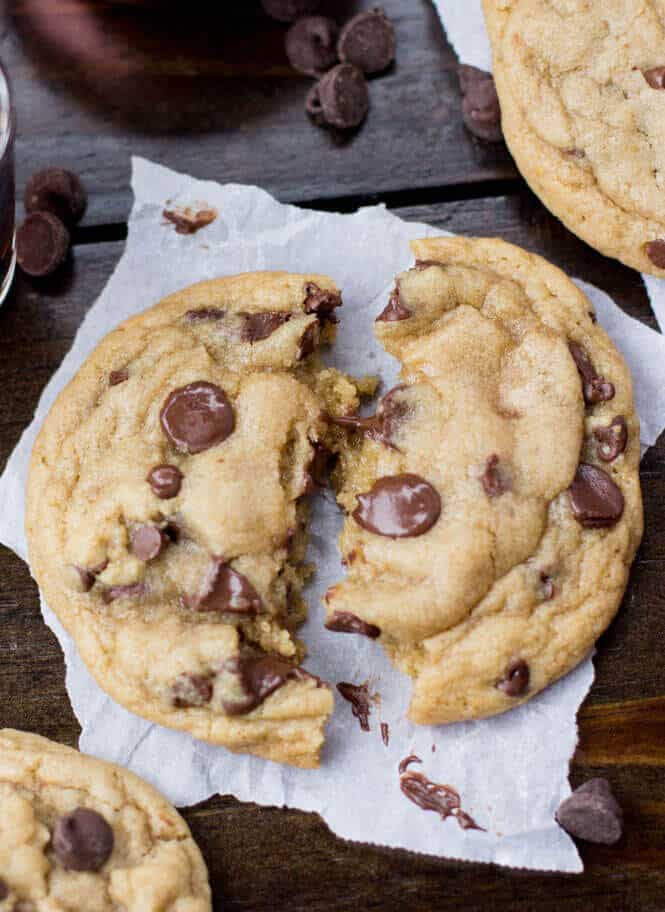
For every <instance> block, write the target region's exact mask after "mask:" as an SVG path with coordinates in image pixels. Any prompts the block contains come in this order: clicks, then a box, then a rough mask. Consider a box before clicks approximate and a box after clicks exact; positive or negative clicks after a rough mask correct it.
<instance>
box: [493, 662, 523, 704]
mask: <svg viewBox="0 0 665 912" xmlns="http://www.w3.org/2000/svg"><path fill="white" fill-rule="evenodd" d="M530 678H531V672H530V671H529V666H528V665H527V663H526V662H525V661H524V659H515V661H514V662H511V663H510V664H509V665H508V667H507V668H506V672H505V674H504V676H503V678H501V680H500V681H497V684H496V686H497V688H498V689H499V690H502V691H503V692H504V693H505V694H506V696H507V697H521V696H522V694H524V693H526V691H527V690H528V688H529V680H530Z"/></svg>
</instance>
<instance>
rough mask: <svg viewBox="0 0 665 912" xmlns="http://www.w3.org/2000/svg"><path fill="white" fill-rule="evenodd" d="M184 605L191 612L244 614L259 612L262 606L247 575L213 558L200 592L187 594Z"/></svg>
mask: <svg viewBox="0 0 665 912" xmlns="http://www.w3.org/2000/svg"><path fill="white" fill-rule="evenodd" d="M185 604H186V605H187V607H188V608H189V609H190V610H192V611H218V612H220V613H223V614H243V615H254V614H258V612H259V611H261V608H262V607H263V606H262V602H261V599H260V597H259V595H258V593H257V591H256V589H255V588H254V586H252V584H251V583H250V581H249V580H248V579H247V577H246V576H243V574H242V573H238V571H237V570H234V569H233V568H232V567H231V566H230V564H228V563H226V562H224V561H223V560H219V559H215V560H213V562H212V563H211V565H210V567H209V568H208V572H207V573H206V575H205V577H204V579H203V583H202V585H201V589H200V591H199V593H198V594H197V595H195V596H187V597H186V598H185Z"/></svg>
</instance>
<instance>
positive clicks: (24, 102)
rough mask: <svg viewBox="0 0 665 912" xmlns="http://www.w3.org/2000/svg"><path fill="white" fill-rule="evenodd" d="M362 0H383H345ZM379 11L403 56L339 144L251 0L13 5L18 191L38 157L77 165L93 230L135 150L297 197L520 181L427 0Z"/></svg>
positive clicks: (107, 215)
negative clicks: (488, 136) (475, 134)
mask: <svg viewBox="0 0 665 912" xmlns="http://www.w3.org/2000/svg"><path fill="white" fill-rule="evenodd" d="M354 5H360V6H362V5H365V6H372V5H373V2H372V0H362V2H361V3H360V4H353V3H352V2H350V0H347V2H341V3H340V2H337V6H338V8H339V7H342V8H347V9H348V8H352V7H353V6H354ZM383 6H385V7H386V9H387V11H388V12H389V13H390V15H391V16H393V17H394V19H395V22H396V26H397V34H398V41H399V51H398V62H397V65H396V67H395V68H394V70H393V71H392V72H391V73H389V74H388V75H387V76H385V77H383V78H381V79H376V80H373V81H372V84H371V103H372V110H371V114H370V116H369V118H368V120H367V123H366V124H365V126H364V127H363V128H362V129H361V130H360V131H359V132H358V133H357V134H356V135H352V136H350V137H347V138H346V139H340V138H339V137H336V136H333V135H332V134H330V133H328V132H327V131H324V130H320V129H317V128H315V127H314V126H312V125H311V124H310V123H309V121H308V119H307V118H306V116H305V113H304V108H303V103H304V97H305V93H306V92H307V89H308V87H309V85H310V84H311V81H310V80H308V79H307V78H305V77H302V76H298V74H296V73H295V72H293V71H292V70H291V69H290V68H289V66H288V63H287V61H286V58H285V55H284V51H283V46H282V44H283V32H284V28H283V27H282V26H281V25H279V24H277V23H274V22H272V21H271V20H269V19H268V18H267V17H265V16H264V15H263V14H262V13H261V12H260V11H259V10H258V9H257V4H256V2H248V0H236V2H229V0H225V2H223V3H217V4H206V3H200V2H197V3H195V4H193V5H192V4H181V3H177V4H176V3H167V4H165V7H164V8H162V9H160V10H158V11H155V10H154V9H150V10H147V11H146V10H140V9H137V8H133V7H127V6H125V7H123V6H120V7H119V6H117V5H114V4H111V3H104V2H99V0H97V2H95V0H7V2H6V3H5V11H4V13H3V12H2V9H3V6H2V4H0V57H2V59H3V60H4V61H5V63H6V64H7V66H8V68H9V71H10V74H11V76H12V77H13V81H14V84H15V88H16V104H17V109H18V124H19V128H18V142H17V163H18V186H19V191H22V187H23V186H24V183H25V181H26V179H27V177H28V176H29V174H30V173H31V172H32V171H34V170H35V169H37V168H39V167H43V166H46V165H50V164H58V163H59V164H62V165H64V166H66V167H70V168H72V169H73V170H74V171H77V172H79V173H80V174H81V175H82V177H83V179H84V180H85V182H86V183H87V184H88V186H89V187H90V190H91V191H94V195H93V198H92V201H91V205H90V209H89V212H88V214H87V216H86V224H90V225H93V224H94V225H97V224H101V223H109V222H121V221H123V220H125V218H126V216H127V212H128V209H129V202H130V197H129V189H128V177H129V167H130V155H143V156H146V157H150V158H153V159H155V160H156V161H160V162H163V163H164V164H168V165H169V166H171V167H173V168H176V169H182V170H186V171H187V172H189V173H192V174H194V175H196V176H197V177H201V178H212V179H215V180H222V181H242V182H244V183H259V184H260V185H261V186H262V187H264V188H265V189H266V190H268V191H270V192H272V193H274V194H275V195H277V196H278V197H279V198H280V199H283V200H293V201H303V200H315V199H324V198H325V199H330V198H335V197H341V196H343V195H349V194H354V195H376V194H385V193H386V192H393V191H399V190H402V189H403V188H407V187H408V188H409V189H410V190H413V189H415V188H432V187H437V188H449V187H450V186H451V185H452V186H455V185H468V184H473V183H476V182H478V181H483V180H495V179H501V178H510V177H514V176H515V171H514V167H513V165H512V162H511V160H510V157H509V155H508V153H507V151H506V149H505V147H504V146H503V144H499V145H492V144H482V143H477V142H476V141H475V140H473V139H472V138H471V137H470V136H469V135H468V134H467V133H466V131H465V129H464V127H463V124H462V121H461V116H460V109H459V90H458V85H457V77H456V74H455V70H454V67H455V58H454V55H453V53H452V51H451V49H450V47H449V46H448V45H447V43H446V41H445V38H444V35H443V32H442V29H441V26H440V24H439V21H438V18H437V16H436V13H435V11H434V8H433V7H432V5H431V4H430V3H429V2H428V0H412V2H410V3H404V2H402V0H386V2H384V4H383ZM193 8H194V10H195V11H194V10H193Z"/></svg>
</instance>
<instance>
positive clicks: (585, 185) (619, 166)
mask: <svg viewBox="0 0 665 912" xmlns="http://www.w3.org/2000/svg"><path fill="white" fill-rule="evenodd" d="M483 7H484V11H485V18H486V20H487V26H488V30H489V34H490V38H491V41H492V47H493V54H494V76H495V79H496V87H497V90H498V94H499V99H500V102H501V111H502V116H503V131H504V135H505V139H506V142H507V143H508V145H509V147H510V150H511V152H512V153H513V156H514V158H515V161H516V162H517V166H518V167H519V169H520V171H521V172H522V174H523V175H524V177H525V178H526V180H527V181H528V182H529V184H530V186H531V188H532V189H533V191H534V192H535V193H536V194H537V195H538V196H539V197H540V198H541V199H542V201H543V202H544V203H545V205H546V206H548V208H549V209H551V210H552V212H553V213H554V214H555V215H556V216H558V217H559V218H560V219H561V220H562V221H563V222H564V224H565V225H567V227H568V228H570V229H571V231H574V232H575V234H577V235H579V237H581V238H582V239H583V240H585V241H586V242H587V243H588V244H591V246H592V247H595V248H596V249H597V250H599V251H600V252H601V253H604V254H606V255H607V256H613V257H616V258H617V259H618V260H621V261H622V262H623V263H626V264H627V265H628V266H632V267H634V268H635V269H639V270H641V271H642V272H648V273H652V274H653V275H657V276H665V209H664V208H663V171H664V169H665V145H664V144H663V136H664V129H663V123H664V122H665V91H664V87H665V80H664V79H663V75H662V74H663V73H665V18H664V14H663V9H662V6H660V5H659V4H658V3H655V2H653V0H646V2H643V0H622V2H621V3H615V4H613V5H612V7H611V9H609V8H608V6H607V4H605V3H599V2H598V3H590V2H588V0H572V2H569V3H565V4H561V3H558V2H555V0H483Z"/></svg>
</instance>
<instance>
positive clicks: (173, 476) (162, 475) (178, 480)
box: [147, 465, 184, 500]
mask: <svg viewBox="0 0 665 912" xmlns="http://www.w3.org/2000/svg"><path fill="white" fill-rule="evenodd" d="M183 478H184V475H183V474H182V472H181V471H180V469H179V468H177V466H174V465H158V466H155V468H154V469H151V470H150V473H149V474H148V478H147V481H148V484H149V485H150V487H151V488H152V491H153V494H155V495H156V496H157V497H159V498H160V500H170V499H171V498H172V497H177V496H178V494H179V493H180V487H181V485H182V479H183Z"/></svg>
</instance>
